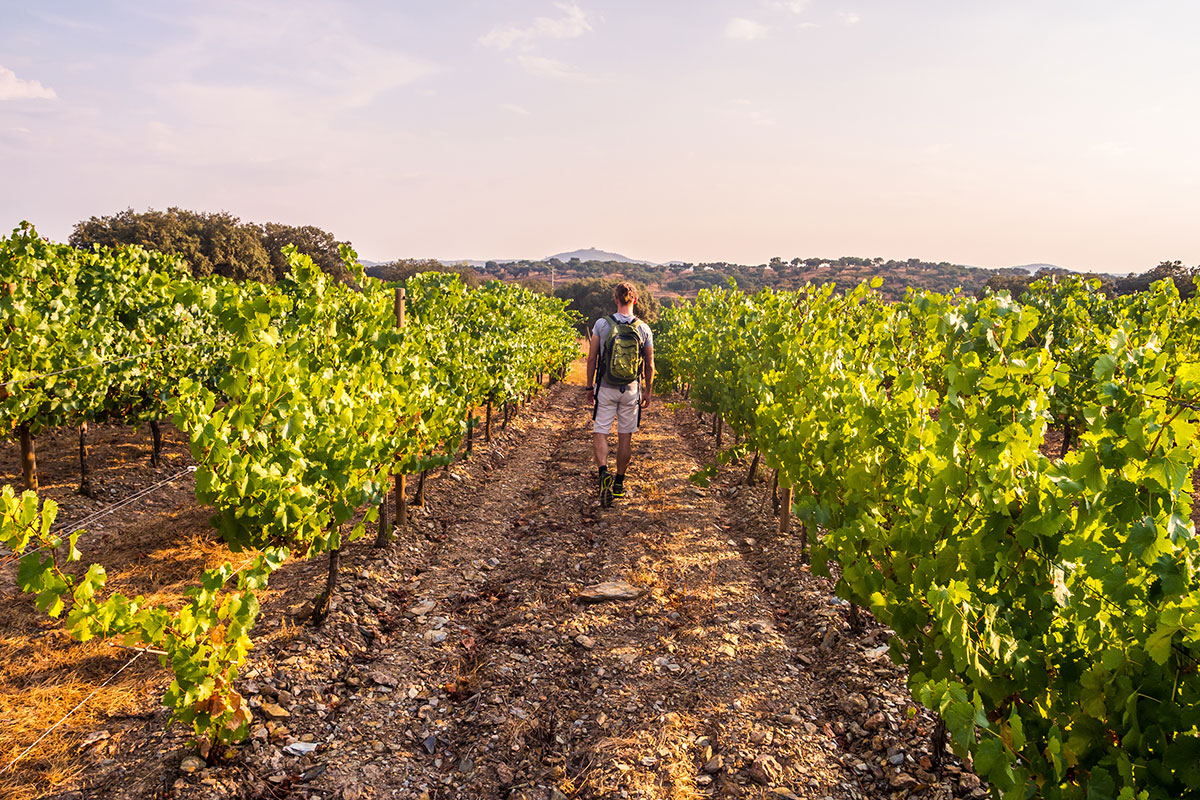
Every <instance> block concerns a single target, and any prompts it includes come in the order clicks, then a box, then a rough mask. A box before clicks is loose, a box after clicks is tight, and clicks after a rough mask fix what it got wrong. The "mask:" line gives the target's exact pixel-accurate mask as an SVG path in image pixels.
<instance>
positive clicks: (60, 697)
mask: <svg viewBox="0 0 1200 800" xmlns="http://www.w3.org/2000/svg"><path fill="white" fill-rule="evenodd" d="M142 438H144V432H143V435H138V434H135V433H133V432H132V431H129V430H122V429H114V428H105V429H104V430H100V431H97V432H96V435H95V436H94V437H93V451H92V455H93V466H94V470H95V472H94V478H95V480H96V483H97V484H98V485H99V486H101V487H104V488H106V489H111V490H112V492H113V495H109V494H108V493H107V492H106V493H105V495H104V496H105V498H106V499H104V500H99V501H87V500H83V499H81V498H78V497H75V496H74V495H73V490H74V474H73V472H74V469H75V464H74V462H73V460H72V458H71V457H70V455H69V453H66V452H63V451H64V450H65V449H67V445H70V444H73V442H72V440H71V436H70V435H69V434H62V433H59V434H58V435H54V436H52V435H47V436H45V437H43V439H44V440H43V442H42V443H41V447H40V452H39V466H40V467H41V471H42V478H43V480H42V489H41V491H40V494H41V495H42V496H43V497H53V498H55V499H56V500H61V501H63V503H64V511H63V513H61V514H60V522H69V521H70V520H71V519H78V518H79V517H81V516H84V515H86V514H87V513H88V512H89V511H90V510H93V509H95V508H104V507H105V506H106V505H107V504H108V503H111V502H115V501H116V500H119V499H122V498H124V497H127V496H129V495H130V494H132V493H133V492H135V491H137V490H138V489H140V488H144V487H145V486H148V485H151V484H153V483H156V482H158V481H160V480H162V479H163V477H166V476H169V475H171V474H174V473H175V472H176V471H177V468H178V464H179V463H180V462H181V461H182V460H183V459H184V458H185V456H184V454H183V453H182V452H181V451H182V444H181V441H176V442H175V444H176V450H175V451H174V452H172V453H169V454H168V455H170V456H171V457H172V458H171V461H174V464H171V463H170V461H169V462H168V463H169V465H168V466H166V467H164V468H163V470H162V471H161V472H160V471H156V470H152V469H149V468H142V467H141V466H138V467H135V466H133V465H132V464H131V463H130V459H131V456H130V455H129V452H130V451H136V450H138V448H139V447H142V445H143V443H142V442H141V439H142ZM143 449H144V448H143ZM12 455H14V454H11V453H5V457H4V459H2V460H3V461H4V462H5V463H4V464H0V472H2V473H10V469H8V468H9V467H11V464H9V463H8V462H9V461H11V460H13V459H12ZM110 497H111V499H108V498H110ZM80 549H81V550H83V553H84V558H83V563H82V564H77V565H74V568H75V569H76V570H77V571H78V572H82V571H83V570H84V569H86V567H87V565H89V564H91V563H93V562H95V563H100V564H103V565H104V567H105V569H106V571H107V573H108V581H107V586H106V588H105V590H104V591H105V593H106V594H107V593H112V592H121V593H123V594H125V595H127V596H129V597H134V596H136V595H143V596H144V597H145V603H146V604H147V605H156V604H164V605H167V606H174V605H176V604H178V603H180V602H181V601H182V598H183V592H184V589H186V588H187V587H188V586H190V585H192V584H194V583H195V581H196V579H197V577H198V576H199V574H200V572H202V571H203V570H204V569H206V568H209V567H212V566H216V565H218V564H220V563H221V562H223V561H226V560H229V558H230V553H229V551H228V549H227V548H225V547H224V545H223V544H222V543H221V542H219V541H217V540H214V538H213V536H212V535H211V533H210V532H209V529H208V523H207V513H206V512H205V511H204V510H203V509H200V508H198V507H197V506H196V504H195V500H194V498H193V497H192V493H191V484H190V482H189V481H179V482H178V483H176V484H173V485H170V486H167V487H165V488H163V489H162V490H160V491H157V492H155V493H154V494H153V495H151V496H150V497H148V498H146V500H145V502H139V503H136V504H134V505H132V506H130V507H129V508H127V509H121V510H120V511H119V512H116V513H114V514H113V515H112V516H109V517H106V518H104V519H103V521H102V522H100V523H98V524H96V525H95V526H94V527H93V528H92V529H90V530H89V531H87V532H86V533H85V534H84V535H83V536H82V537H81V539H80ZM15 574H16V573H15V565H10V566H9V568H8V569H6V570H5V574H4V575H3V576H0V586H2V587H3V588H2V589H0V620H2V622H0V769H3V768H5V767H6V766H7V765H9V763H10V762H12V761H13V759H15V758H17V757H18V756H20V760H19V761H17V762H16V763H15V764H14V765H13V766H12V767H11V768H9V769H7V770H6V771H5V772H4V773H3V774H0V797H5V798H11V800H27V798H33V797H39V796H43V795H45V794H48V793H51V792H53V791H56V790H61V789H62V788H63V787H64V785H65V784H68V783H69V782H70V781H71V779H72V778H73V777H74V776H77V775H79V774H80V773H82V772H85V771H86V770H88V768H89V767H91V766H93V765H94V764H95V763H96V762H98V761H99V760H101V759H103V758H105V757H106V756H107V754H108V753H109V752H111V751H112V750H114V749H115V748H116V747H117V746H118V744H119V743H120V742H121V740H122V738H123V736H125V735H126V734H130V735H138V736H140V735H141V733H142V731H141V728H142V727H143V726H144V725H145V720H146V718H147V717H148V716H149V715H151V714H154V713H155V712H158V711H159V710H160V708H161V706H160V700H159V699H160V697H161V694H162V690H163V688H164V687H165V685H166V683H167V682H168V681H169V680H170V673H169V671H167V670H164V669H163V668H162V667H161V666H160V665H159V663H158V659H157V658H156V657H155V656H152V655H142V656H140V657H138V658H137V659H136V661H134V662H133V663H132V664H130V665H129V666H128V667H127V668H126V669H124V671H122V672H121V673H120V674H119V675H118V676H117V677H115V678H113V676H114V674H115V673H117V671H118V670H120V669H121V668H122V667H123V666H125V665H126V664H127V663H128V662H129V661H130V659H131V658H133V657H134V656H135V655H136V653H134V652H132V651H130V650H126V649H121V648H118V647H114V646H113V645H112V644H109V643H107V642H104V641H99V640H93V641H90V642H87V643H79V642H75V641H72V640H71V639H70V638H69V637H68V636H67V634H66V633H65V631H64V630H63V625H62V622H61V621H56V620H51V619H49V618H48V617H47V616H46V615H45V614H43V613H41V612H40V611H38V610H37V609H36V608H35V607H34V605H33V598H32V597H29V596H27V595H24V594H22V593H20V592H18V591H17V590H16V588H15ZM110 679H112V680H111V682H110V683H108V684H107V685H104V684H105V682H106V681H109V680H110ZM93 692H94V694H93ZM89 695H91V696H90V697H89ZM85 700H86V702H83V705H81V706H80V707H79V709H78V710H75V711H72V710H73V709H74V708H75V707H76V706H77V705H79V704H80V703H81V701H85ZM69 712H70V716H69V717H67V715H68V713H69ZM64 717H66V720H65V722H63V723H62V724H61V725H59V726H58V727H57V728H54V730H52V731H51V732H50V733H49V734H48V735H46V736H45V738H43V739H42V740H41V741H39V742H38V743H37V745H36V746H35V747H33V749H31V750H30V751H29V752H28V753H27V754H25V755H23V756H21V755H20V754H21V753H22V752H23V751H25V750H26V748H28V747H29V746H30V745H31V744H33V743H34V742H35V741H37V740H38V737H40V736H42V734H43V733H45V732H46V731H48V730H50V729H51V727H52V726H54V725H55V723H56V722H59V721H60V720H63V719H64ZM99 731H108V732H109V734H110V736H109V737H108V738H106V739H101V740H99V741H97V742H95V743H93V744H91V745H89V746H87V747H81V742H82V741H83V740H84V738H85V737H86V736H87V735H88V734H90V733H96V732H99Z"/></svg>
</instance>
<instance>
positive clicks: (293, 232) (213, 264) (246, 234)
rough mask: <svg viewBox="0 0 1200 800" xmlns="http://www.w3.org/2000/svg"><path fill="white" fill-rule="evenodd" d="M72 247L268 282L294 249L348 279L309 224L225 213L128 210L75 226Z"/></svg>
mask: <svg viewBox="0 0 1200 800" xmlns="http://www.w3.org/2000/svg"><path fill="white" fill-rule="evenodd" d="M70 243H71V244H72V245H74V246H75V247H83V248H87V247H91V246H93V245H101V246H104V247H116V246H118V245H128V244H138V245H142V246H143V247H146V248H149V249H152V250H158V251H159V252H163V253H169V254H171V255H177V256H180V257H181V258H183V260H184V261H185V262H187V265H188V267H189V268H190V269H191V272H192V275H193V276H196V277H204V276H207V275H222V276H224V277H226V278H231V279H233V280H255V281H262V282H264V283H273V282H275V281H277V280H279V279H280V278H283V277H284V276H285V275H286V274H287V262H286V261H285V259H284V257H283V254H282V252H281V251H282V250H283V248H284V247H285V246H286V245H289V244H294V245H295V246H296V248H297V249H298V250H299V251H300V252H301V253H304V254H305V255H308V256H311V257H312V259H313V262H314V263H316V264H317V265H318V266H319V267H320V268H321V269H322V270H324V271H325V272H326V273H328V274H330V275H332V276H333V277H335V278H336V279H338V280H340V281H348V280H349V279H350V275H349V273H348V271H347V270H346V267H345V265H344V264H343V263H342V259H341V255H340V254H339V252H338V245H340V244H343V243H342V242H339V241H338V240H337V239H335V238H334V236H333V234H331V233H329V232H327V231H323V230H321V229H320V228H316V227H313V226H311V225H305V226H301V227H296V226H292V225H284V224H281V223H277V222H268V223H266V224H265V225H257V224H254V223H244V222H242V221H241V220H240V219H238V218H237V217H235V216H234V215H232V214H230V213H228V212H226V211H218V212H205V211H190V210H188V209H185V208H176V207H171V208H168V209H167V210H166V211H157V210H155V209H149V210H148V211H144V212H139V211H134V210H133V209H132V208H129V209H126V210H124V211H119V212H117V213H116V214H112V215H110V216H106V217H91V218H89V219H87V220H84V221H82V222H79V223H77V224H76V225H75V229H74V231H72V233H71V238H70Z"/></svg>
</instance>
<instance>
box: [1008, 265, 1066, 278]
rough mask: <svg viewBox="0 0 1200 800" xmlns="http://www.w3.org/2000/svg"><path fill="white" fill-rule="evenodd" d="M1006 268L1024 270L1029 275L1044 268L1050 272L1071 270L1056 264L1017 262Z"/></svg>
mask: <svg viewBox="0 0 1200 800" xmlns="http://www.w3.org/2000/svg"><path fill="white" fill-rule="evenodd" d="M1008 269H1021V270H1025V271H1026V272H1028V273H1029V274H1030V275H1033V274H1034V273H1037V272H1040V271H1041V270H1044V269H1048V270H1050V271H1052V272H1070V271H1071V270H1069V269H1067V268H1066V267H1060V266H1058V265H1057V264H1018V265H1017V266H1015V267H1008Z"/></svg>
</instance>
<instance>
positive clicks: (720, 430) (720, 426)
mask: <svg viewBox="0 0 1200 800" xmlns="http://www.w3.org/2000/svg"><path fill="white" fill-rule="evenodd" d="M724 434H725V420H723V419H722V418H720V417H717V449H718V450H720V449H721V439H722V438H723V437H724Z"/></svg>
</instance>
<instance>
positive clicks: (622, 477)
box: [613, 472, 625, 483]
mask: <svg viewBox="0 0 1200 800" xmlns="http://www.w3.org/2000/svg"><path fill="white" fill-rule="evenodd" d="M613 482H614V483H624V482H625V473H624V472H618V473H617V476H616V477H615V478H613Z"/></svg>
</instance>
